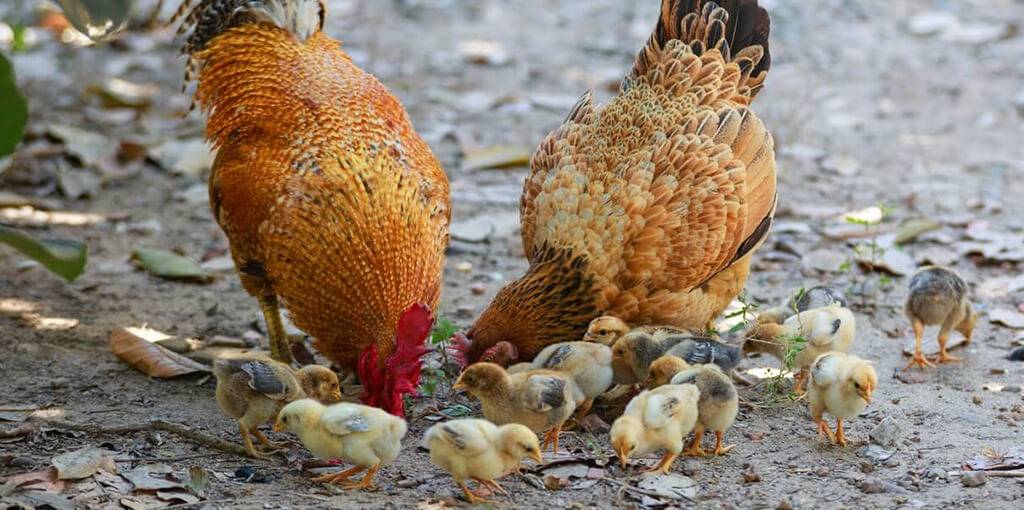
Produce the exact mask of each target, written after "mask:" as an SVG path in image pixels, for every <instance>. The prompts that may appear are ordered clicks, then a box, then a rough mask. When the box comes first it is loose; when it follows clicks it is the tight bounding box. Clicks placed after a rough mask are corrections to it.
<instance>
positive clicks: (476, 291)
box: [469, 283, 487, 296]
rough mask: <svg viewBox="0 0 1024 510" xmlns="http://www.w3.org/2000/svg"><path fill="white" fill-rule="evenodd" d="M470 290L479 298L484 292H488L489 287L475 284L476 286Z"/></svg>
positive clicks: (470, 287) (473, 285) (472, 286)
mask: <svg viewBox="0 0 1024 510" xmlns="http://www.w3.org/2000/svg"><path fill="white" fill-rule="evenodd" d="M469 290H470V292H472V293H473V294H474V295H477V296H479V295H481V294H483V293H484V292H487V286H486V285H484V284H482V283H474V284H472V285H470V286H469Z"/></svg>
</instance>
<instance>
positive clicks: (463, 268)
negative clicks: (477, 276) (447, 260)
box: [455, 260, 473, 273]
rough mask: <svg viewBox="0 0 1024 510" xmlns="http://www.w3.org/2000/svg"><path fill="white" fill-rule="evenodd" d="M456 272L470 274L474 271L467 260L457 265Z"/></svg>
mask: <svg viewBox="0 0 1024 510" xmlns="http://www.w3.org/2000/svg"><path fill="white" fill-rule="evenodd" d="M455 270H456V271H458V272H460V273H468V272H470V271H472V270H473V264H471V263H469V262H466V261H465V260H464V261H462V262H459V263H458V264H455Z"/></svg>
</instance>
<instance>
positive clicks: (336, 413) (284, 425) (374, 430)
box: [274, 399, 407, 489]
mask: <svg viewBox="0 0 1024 510" xmlns="http://www.w3.org/2000/svg"><path fill="white" fill-rule="evenodd" d="M274 430H277V431H281V430H287V431H289V432H292V433H294V434H296V435H298V436H299V439H300V440H301V441H302V444H303V445H305V446H306V448H307V449H309V451H310V452H312V453H313V455H316V456H317V457H319V458H321V459H341V460H344V461H346V462H349V463H351V464H355V466H353V467H351V468H349V469H346V470H345V471H342V472H340V473H332V474H329V475H324V476H320V477H317V478H314V479H313V480H314V481H317V482H327V483H336V484H340V485H342V486H343V487H345V488H346V489H369V488H372V487H373V477H374V476H375V475H376V474H377V471H378V470H379V469H380V467H381V466H382V465H384V464H388V463H390V462H391V461H393V460H395V458H396V457H398V451H399V449H401V447H402V438H403V437H404V436H405V432H406V430H407V426H406V423H405V420H403V419H402V418H399V417H397V416H394V415H391V414H389V413H387V412H386V411H384V410H381V409H378V408H376V407H370V406H364V405H361V404H350V403H342V404H334V405H332V406H324V405H322V404H320V403H319V402H317V401H315V400H311V399H303V400H296V401H295V402H292V403H291V404H288V405H286V406H285V407H284V409H282V410H281V413H280V414H279V415H278V417H277V422H276V423H274ZM362 471H366V474H365V475H364V476H363V478H362V480H360V481H359V482H348V479H349V478H350V477H351V476H352V475H355V474H358V473H360V472H362Z"/></svg>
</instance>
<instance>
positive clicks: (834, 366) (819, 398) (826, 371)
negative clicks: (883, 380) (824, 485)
mask: <svg viewBox="0 0 1024 510" xmlns="http://www.w3.org/2000/svg"><path fill="white" fill-rule="evenodd" d="M876 387H878V377H877V376H876V375H875V369H874V368H872V367H871V363H870V362H869V361H866V360H863V359H860V358H858V357H857V356H854V355H852V354H845V353H841V352H828V353H825V354H822V355H821V356H819V357H818V359H816V360H815V361H814V364H813V365H812V367H811V383H810V388H809V389H808V391H807V402H808V403H809V404H810V410H811V418H813V419H814V421H815V423H817V424H818V433H819V434H821V435H823V436H827V437H828V438H829V439H830V440H831V441H832V442H833V443H835V444H838V445H841V446H846V435H845V433H844V432H843V419H848V418H853V417H854V416H857V415H858V414H860V412H861V411H863V410H864V407H866V406H867V405H868V404H870V403H871V396H872V394H873V393H874V391H875V388H876ZM826 412H827V413H829V414H831V415H832V416H835V417H836V431H835V433H834V434H833V433H832V431H831V430H829V428H828V424H827V423H825V419H824V417H823V414H824V413H826Z"/></svg>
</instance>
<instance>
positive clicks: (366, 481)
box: [343, 462, 380, 490]
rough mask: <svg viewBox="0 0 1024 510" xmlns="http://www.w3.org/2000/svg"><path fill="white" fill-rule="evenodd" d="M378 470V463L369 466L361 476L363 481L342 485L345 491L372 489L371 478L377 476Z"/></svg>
mask: <svg viewBox="0 0 1024 510" xmlns="http://www.w3.org/2000/svg"><path fill="white" fill-rule="evenodd" d="M379 469H380V463H379V462H378V463H377V464H374V465H373V466H370V468H369V470H368V471H367V472H366V474H365V475H363V479H362V480H359V481H358V482H354V483H347V484H345V485H343V487H345V488H346V489H349V490H352V489H372V488H373V477H374V476H377V470H379Z"/></svg>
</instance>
